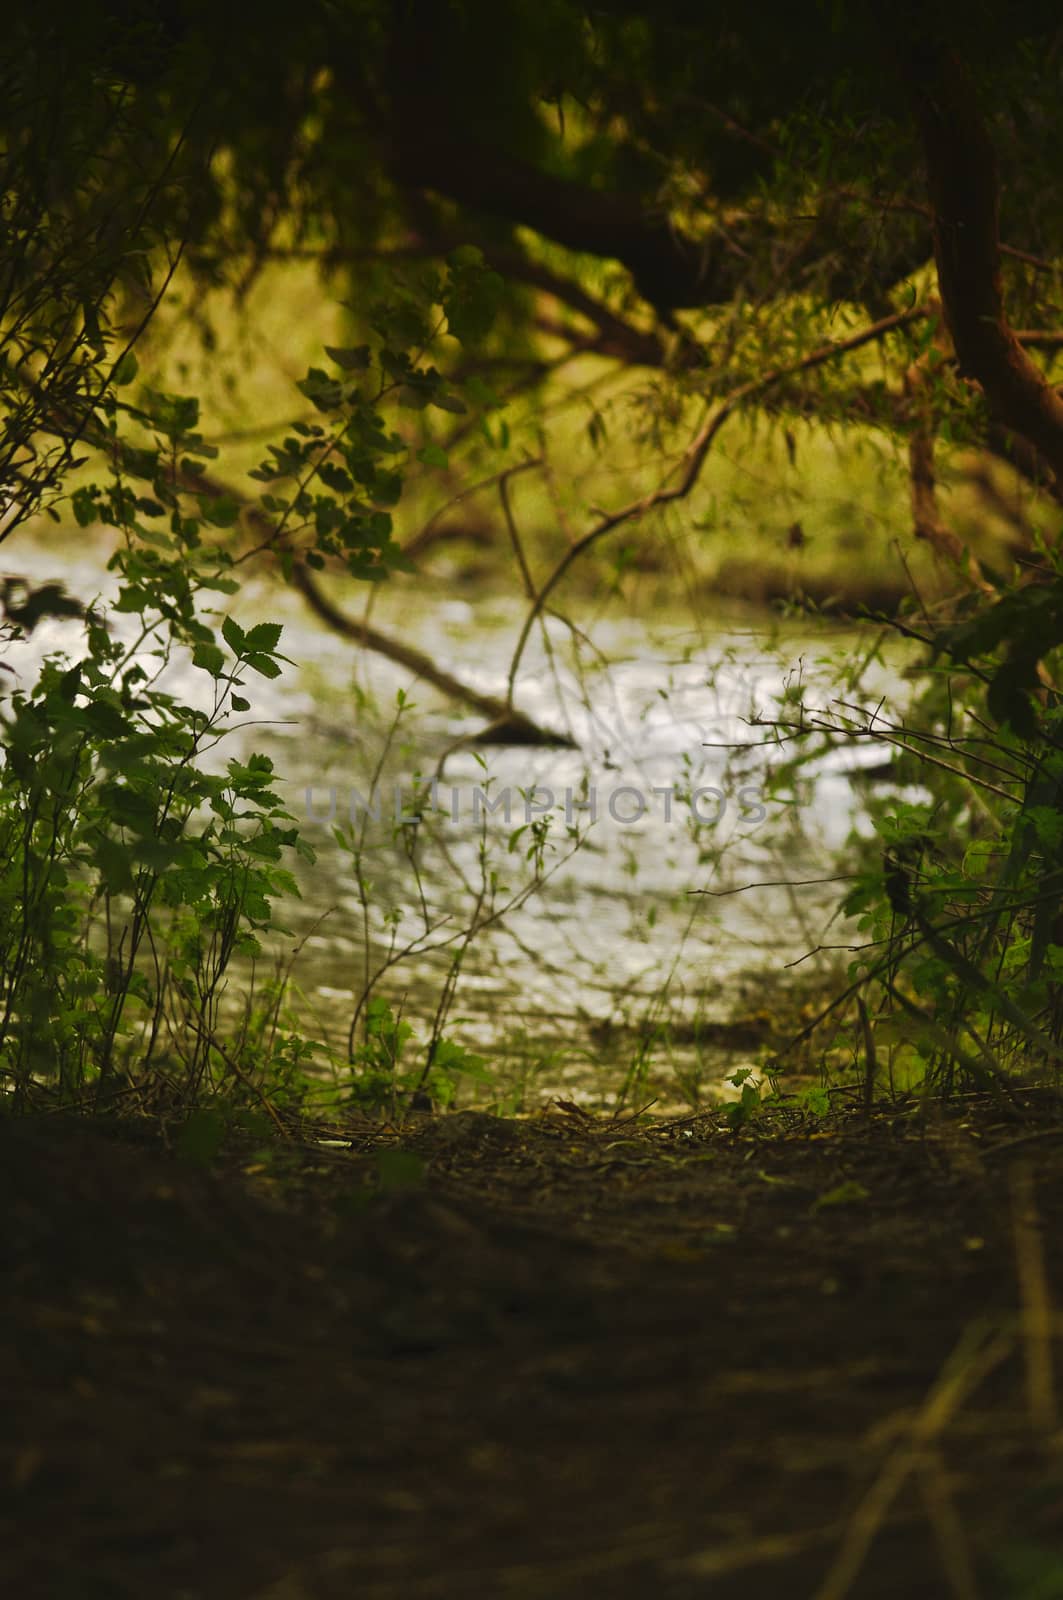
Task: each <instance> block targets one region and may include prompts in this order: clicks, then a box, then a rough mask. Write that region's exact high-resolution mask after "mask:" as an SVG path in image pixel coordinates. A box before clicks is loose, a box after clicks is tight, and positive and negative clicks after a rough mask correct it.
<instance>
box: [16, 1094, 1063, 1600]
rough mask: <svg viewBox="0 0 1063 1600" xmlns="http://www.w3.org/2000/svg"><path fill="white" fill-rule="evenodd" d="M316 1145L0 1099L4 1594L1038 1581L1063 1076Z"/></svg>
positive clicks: (149, 1597)
mask: <svg viewBox="0 0 1063 1600" xmlns="http://www.w3.org/2000/svg"><path fill="white" fill-rule="evenodd" d="M321 1135H327V1136H328V1137H331V1138H333V1139H337V1138H338V1137H339V1135H338V1134H337V1133H336V1130H335V1129H333V1130H324V1129H313V1128H310V1127H298V1128H297V1127H295V1126H292V1127H291V1128H290V1129H289V1137H287V1138H280V1137H279V1136H277V1137H275V1138H273V1139H272V1140H267V1139H265V1138H264V1137H263V1136H261V1135H257V1136H254V1137H249V1136H248V1135H247V1134H246V1133H245V1134H238V1133H234V1134H233V1135H232V1136H231V1137H230V1138H229V1139H228V1140H227V1142H226V1143H225V1144H224V1145H223V1147H222V1148H221V1150H220V1151H219V1152H218V1153H217V1155H216V1156H215V1157H214V1158H213V1159H212V1161H211V1163H210V1165H209V1166H203V1165H196V1164H195V1162H194V1161H193V1160H191V1159H190V1157H193V1156H196V1155H199V1156H200V1157H202V1156H203V1151H202V1150H201V1149H196V1148H193V1146H194V1145H195V1141H192V1143H191V1144H190V1142H189V1140H188V1139H187V1138H185V1137H183V1136H182V1135H181V1134H180V1131H179V1129H178V1127H177V1124H176V1123H167V1122H166V1120H165V1119H162V1120H161V1121H160V1120H158V1119H152V1120H148V1119H139V1120H137V1119H129V1120H126V1121H119V1120H111V1121H101V1120H99V1119H97V1120H88V1119H73V1118H65V1117H60V1116H35V1117H31V1118H25V1119H20V1120H18V1121H12V1120H10V1119H9V1120H7V1121H5V1122H3V1123H0V1199H2V1205H3V1226H2V1244H0V1255H2V1258H3V1259H2V1265H3V1282H4V1312H3V1318H2V1322H0V1354H2V1362H3V1367H2V1373H3V1387H4V1399H3V1412H2V1421H0V1482H2V1483H3V1490H4V1492H3V1495H2V1499H0V1592H2V1593H3V1594H5V1595H12V1596H18V1597H19V1600H37V1597H48V1600H51V1597H55V1600H67V1597H71V1600H74V1597H76V1600H126V1597H128V1600H252V1597H253V1600H318V1597H322V1600H327V1597H332V1596H337V1597H339V1596H342V1597H348V1596H357V1597H364V1600H430V1597H432V1600H434V1597H437V1596H438V1597H447V1600H449V1597H452V1596H453V1597H458V1596H461V1597H466V1596H469V1597H479V1596H484V1597H486V1600H505V1597H513V1600H524V1597H537V1600H538V1597H543V1600H568V1597H569V1596H573V1597H574V1596H577V1595H579V1596H582V1595H594V1596H601V1597H606V1600H609V1597H617V1600H619V1597H624V1600H626V1597H629V1596H630V1597H643V1596H661V1597H676V1600H679V1597H687V1596H713V1597H732V1596H734V1597H741V1600H755V1597H759V1596H764V1597H771V1600H841V1597H843V1596H854V1597H859V1600H879V1597H881V1600H886V1597H888V1600H901V1597H916V1596H927V1597H931V1596H932V1597H934V1600H939V1597H942V1596H944V1597H949V1596H957V1597H960V1600H972V1597H975V1596H979V1597H987V1600H997V1597H1004V1600H1053V1597H1058V1596H1063V1432H1061V1429H1060V1414H1059V1412H1058V1411H1057V1405H1058V1404H1059V1402H1058V1401H1057V1397H1056V1394H1055V1389H1054V1385H1055V1382H1056V1377H1057V1373H1056V1368H1057V1366H1059V1367H1060V1368H1061V1370H1063V1363H1061V1362H1059V1361H1058V1360H1057V1358H1058V1357H1059V1356H1060V1354H1061V1352H1063V1342H1061V1340H1060V1339H1059V1337H1058V1335H1059V1334H1060V1332H1061V1331H1063V1329H1061V1327H1060V1326H1059V1325H1058V1322H1057V1317H1056V1313H1055V1311H1054V1307H1055V1306H1056V1305H1063V1252H1061V1249H1060V1238H1061V1231H1060V1230H1061V1224H1063V1114H1061V1110H1060V1107H1059V1105H1058V1103H1057V1102H1056V1101H1055V1100H1054V1099H1053V1097H1051V1096H1047V1095H1046V1096H1039V1095H1035V1094H1032V1093H1031V1094H1029V1095H1025V1096H1023V1097H1021V1099H1020V1100H1019V1101H1018V1102H1017V1103H1016V1104H1015V1105H1013V1106H1004V1107H1001V1106H999V1105H994V1104H992V1103H989V1102H983V1101H979V1100H974V1101H969V1102H966V1103H964V1104H962V1105H957V1106H954V1107H953V1108H952V1109H951V1110H950V1111H949V1112H948V1113H947V1114H946V1113H942V1112H933V1113H929V1112H927V1111H925V1110H924V1109H921V1108H920V1107H918V1106H917V1105H915V1104H910V1105H903V1104H901V1105H894V1106H891V1107H889V1108H885V1109H882V1110H879V1111H876V1112H875V1113H874V1114H872V1115H869V1116H868V1115H864V1114H862V1113H860V1112H851V1113H847V1114H839V1115H838V1116H836V1117H833V1118H831V1119H828V1120H827V1121H820V1122H817V1123H812V1122H810V1121H807V1120H803V1119H802V1118H801V1117H800V1116H799V1115H797V1113H794V1114H792V1115H789V1114H786V1113H785V1112H778V1113H773V1114H772V1115H770V1116H764V1117H761V1118H759V1119H757V1120H756V1121H755V1122H754V1123H753V1124H751V1125H750V1126H748V1127H746V1128H743V1129H741V1130H739V1131H737V1132H736V1131H733V1130H732V1129H731V1128H730V1127H729V1126H728V1125H727V1123H726V1120H725V1119H724V1117H723V1116H722V1114H715V1115H710V1116H703V1117H698V1118H696V1119H689V1120H686V1121H681V1122H678V1123H670V1124H666V1125H660V1124H658V1125H651V1126H649V1127H639V1126H636V1124H635V1123H633V1122H626V1123H625V1122H618V1123H615V1122H614V1123H609V1122H595V1121H590V1120H587V1119H585V1118H584V1117H582V1116H581V1115H579V1114H577V1113H576V1111H575V1108H572V1109H571V1110H569V1111H568V1112H566V1111H564V1110H562V1109H560V1108H557V1107H555V1108H553V1109H552V1110H551V1111H550V1112H549V1113H547V1114H545V1115H544V1116H542V1117H540V1118H538V1119H536V1120H534V1121H529V1122H520V1123H506V1122H496V1121H493V1120H492V1119H490V1118H487V1117H482V1116H478V1115H476V1114H473V1113H466V1114H461V1115H457V1116H452V1117H435V1118H433V1117H424V1118H421V1119H419V1120H418V1122H417V1124H416V1125H415V1126H413V1127H409V1128H407V1129H406V1130H403V1131H398V1130H395V1129H388V1128H383V1129H381V1128H371V1127H370V1126H368V1125H358V1126H354V1127H352V1128H351V1129H349V1130H348V1132H347V1135H346V1136H345V1137H344V1142H343V1143H341V1144H338V1145H324V1144H322V1143H320V1142H318V1138H319V1136H321ZM182 1152H183V1153H182ZM1020 1312H1022V1315H1021V1316H1020Z"/></svg>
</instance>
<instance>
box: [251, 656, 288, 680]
mask: <svg viewBox="0 0 1063 1600" xmlns="http://www.w3.org/2000/svg"><path fill="white" fill-rule="evenodd" d="M247 665H248V666H249V667H250V668H251V671H252V672H258V673H260V674H261V675H262V677H263V678H279V677H280V675H281V669H280V667H278V665H277V663H276V662H275V661H274V659H273V657H272V656H260V655H249V656H248V657H247Z"/></svg>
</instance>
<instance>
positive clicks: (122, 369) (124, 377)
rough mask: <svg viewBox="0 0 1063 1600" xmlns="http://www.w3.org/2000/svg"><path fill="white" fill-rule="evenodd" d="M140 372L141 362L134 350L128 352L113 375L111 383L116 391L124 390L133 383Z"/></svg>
mask: <svg viewBox="0 0 1063 1600" xmlns="http://www.w3.org/2000/svg"><path fill="white" fill-rule="evenodd" d="M139 371H140V362H139V361H138V360H137V358H136V356H135V355H134V354H133V352H132V350H127V351H126V352H125V354H124V355H123V356H122V358H121V360H120V361H119V362H118V364H117V365H116V367H115V369H114V371H113V372H112V373H111V382H112V383H113V384H114V386H115V388H116V389H122V388H124V387H125V385H126V384H127V383H132V382H133V379H134V378H135V377H136V375H137V373H138V372H139Z"/></svg>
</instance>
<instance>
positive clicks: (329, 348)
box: [325, 344, 369, 372]
mask: <svg viewBox="0 0 1063 1600" xmlns="http://www.w3.org/2000/svg"><path fill="white" fill-rule="evenodd" d="M325 354H326V355H327V356H328V358H329V360H330V361H334V362H335V363H336V365H337V366H338V367H342V368H343V370H344V372H364V371H365V369H366V367H368V365H369V346H368V345H367V344H359V345H354V346H352V347H350V348H347V347H345V346H342V345H334V344H327V345H326V346H325Z"/></svg>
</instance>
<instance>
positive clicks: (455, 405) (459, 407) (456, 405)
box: [428, 393, 469, 417]
mask: <svg viewBox="0 0 1063 1600" xmlns="http://www.w3.org/2000/svg"><path fill="white" fill-rule="evenodd" d="M428 403H429V405H433V406H438V407H439V409H440V411H452V412H453V413H454V415H455V416H457V417H463V416H464V415H465V413H466V412H467V411H468V409H469V408H468V406H467V405H465V403H464V401H462V400H459V399H458V397H457V395H456V394H445V393H438V394H433V395H430V396H429V401H428Z"/></svg>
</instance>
